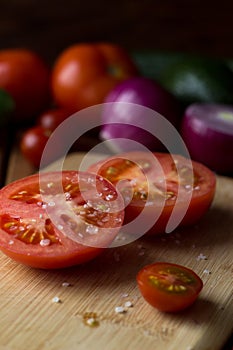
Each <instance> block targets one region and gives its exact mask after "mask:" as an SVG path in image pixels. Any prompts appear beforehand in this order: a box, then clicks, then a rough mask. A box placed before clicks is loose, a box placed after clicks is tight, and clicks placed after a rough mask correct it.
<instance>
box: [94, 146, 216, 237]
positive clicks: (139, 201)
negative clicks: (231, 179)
mask: <svg viewBox="0 0 233 350" xmlns="http://www.w3.org/2000/svg"><path fill="white" fill-rule="evenodd" d="M153 155H154V157H155V158H156V160H157V161H158V163H159V164H160V167H161V168H162V174H163V176H161V171H159V169H158V167H157V166H156V165H155V164H156V163H154V162H153V164H152V162H151V153H150V152H148V153H147V152H128V153H122V154H120V155H117V156H113V157H109V158H107V159H104V160H102V161H100V162H97V163H96V164H93V165H91V166H90V167H89V169H88V171H90V172H94V173H97V174H99V175H101V176H103V177H105V178H106V179H108V180H109V181H111V182H112V183H113V184H115V185H117V183H118V182H119V181H120V180H126V179H127V180H128V181H129V180H130V181H131V186H132V188H133V196H132V200H131V202H130V203H129V204H128V205H127V206H126V208H125V223H128V222H131V221H132V220H134V219H135V218H136V217H137V216H138V215H139V214H140V213H141V212H142V210H143V208H144V206H145V205H147V215H149V216H151V217H153V216H155V212H156V210H157V208H158V206H159V205H160V203H162V202H163V201H164V202H163V208H162V211H161V214H160V216H159V218H158V219H157V220H156V222H155V223H154V225H153V226H152V227H151V229H150V230H148V231H147V234H148V235H149V234H151V235H154V234H160V233H163V232H165V230H166V226H167V223H168V221H169V218H170V216H171V214H172V211H173V209H174V206H175V205H176V206H177V210H178V211H183V210H184V217H183V219H182V220H181V222H180V223H179V225H178V226H180V225H192V224H195V223H196V222H197V221H198V220H200V218H201V217H202V216H203V215H204V214H205V213H206V211H207V210H208V209H209V207H210V205H211V203H212V201H213V198H214V194H215V188H216V177H215V174H214V173H213V172H212V171H211V170H209V169H208V168H207V167H206V166H204V165H202V164H200V163H198V162H194V161H192V162H191V163H190V161H189V160H188V159H186V158H184V157H182V156H179V155H171V154H169V153H153ZM190 164H191V167H190ZM190 179H193V180H192V182H190ZM163 181H164V184H163ZM190 183H191V185H190ZM178 189H179V200H178V199H177V198H178ZM190 191H191V192H190ZM124 192H126V193H127V191H126V190H125V189H124V188H123V189H122V190H121V193H122V195H123V197H124ZM190 193H191V201H190V203H189V206H188V208H187V210H186V209H184V208H185V206H187V194H190ZM161 205H162V204H161ZM145 220H147V218H146V217H145Z"/></svg>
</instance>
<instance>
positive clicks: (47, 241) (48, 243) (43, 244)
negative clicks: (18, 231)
mask: <svg viewBox="0 0 233 350" xmlns="http://www.w3.org/2000/svg"><path fill="white" fill-rule="evenodd" d="M40 245H41V247H47V246H48V245H50V239H42V240H41V241H40Z"/></svg>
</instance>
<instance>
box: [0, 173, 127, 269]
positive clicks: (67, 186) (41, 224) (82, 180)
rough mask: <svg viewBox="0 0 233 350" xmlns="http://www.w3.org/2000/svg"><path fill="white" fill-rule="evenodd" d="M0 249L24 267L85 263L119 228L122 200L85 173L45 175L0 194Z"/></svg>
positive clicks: (111, 188) (19, 182)
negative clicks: (24, 265)
mask: <svg viewBox="0 0 233 350" xmlns="http://www.w3.org/2000/svg"><path fill="white" fill-rule="evenodd" d="M0 196H1V202H0V249H1V250H2V251H3V253H5V254H6V255H8V256H9V257H11V258H12V259H14V260H16V261H18V262H21V263H24V264H26V265H29V266H32V267H37V268H45V269H54V268H63V267H67V266H71V265H76V264H80V263H84V262H86V261H88V260H90V259H92V258H94V257H95V256H97V255H98V254H100V253H101V252H102V251H103V250H104V248H106V247H108V246H109V245H110V244H111V243H112V241H113V240H114V239H115V237H116V236H117V234H118V231H119V230H120V227H121V224H122V221H123V217H124V211H123V209H122V208H123V199H122V197H121V195H120V194H119V193H118V192H117V191H116V189H115V187H114V186H113V185H112V184H111V183H110V182H108V181H107V180H105V179H103V178H101V177H99V176H95V175H93V174H89V173H86V172H76V171H63V172H48V173H41V174H36V175H32V176H28V177H26V178H24V179H20V180H17V181H15V182H13V183H11V184H9V185H7V186H5V187H4V188H2V189H1V190H0Z"/></svg>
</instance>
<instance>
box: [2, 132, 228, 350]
mask: <svg viewBox="0 0 233 350" xmlns="http://www.w3.org/2000/svg"><path fill="white" fill-rule="evenodd" d="M8 137H9V135H8ZM6 139H7V137H5V144H6ZM1 142H2V143H4V142H3V138H2V139H1ZM8 146H9V145H8ZM6 151H7V148H5V151H4V149H3V146H1V158H0V159H1V164H2V170H3V171H2V178H1V181H2V182H4V183H9V182H11V181H13V180H16V179H18V178H21V177H23V176H26V175H28V174H31V173H33V172H34V171H35V169H34V168H33V167H32V166H30V164H28V162H27V161H26V160H25V159H24V158H23V157H22V156H21V154H20V152H19V150H18V149H17V147H12V148H11V150H10V152H6ZM81 157H82V154H77V153H74V154H71V155H70V156H69V157H67V159H66V163H65V167H66V168H73V167H74V165H75V167H76V169H77V164H79V162H80V159H81ZM7 159H8V164H7V163H6V160H7ZM6 164H7V166H6ZM232 246H233V179H232V178H227V177H222V176H218V182H217V193H216V197H215V200H214V203H213V206H212V208H211V210H210V211H209V212H208V213H207V214H206V216H205V217H204V218H203V220H202V221H201V222H200V223H199V224H198V225H195V226H194V227H190V228H185V229H179V230H177V231H176V232H175V233H172V234H170V235H164V236H162V237H156V238H153V239H148V238H141V239H140V240H139V241H137V242H134V243H131V244H129V245H127V246H122V247H119V248H114V249H109V250H107V251H106V252H105V253H104V254H103V255H102V256H100V257H99V258H97V259H95V260H93V261H92V262H90V263H88V264H86V265H84V266H78V267H72V268H69V269H64V270H57V271H44V270H37V269H32V268H29V267H26V266H23V265H20V264H17V263H16V262H14V261H11V260H10V259H9V258H7V257H6V256H4V255H3V254H0V261H1V269H0V280H1V282H0V283H1V288H0V350H24V349H27V348H30V349H31V350H66V349H67V350H68V349H69V350H76V349H78V350H87V349H88V350H100V349H103V350H115V349H122V350H131V349H132V350H133V349H134V350H139V349H140V350H141V349H144V350H163V349H166V350H178V349H179V350H191V349H192V350H207V349H209V350H220V349H221V350H222V349H224V350H226V349H227V350H229V349H231V345H232V343H231V342H228V343H227V344H226V342H227V340H228V339H229V337H230V335H231V332H232V326H233V324H232V320H233V317H232V316H233V312H232V310H233V308H232ZM201 254H203V255H205V257H206V259H202V258H200V256H201ZM156 260H157V261H160V260H166V261H170V262H176V263H180V264H183V265H186V266H188V267H191V268H192V269H194V270H195V271H196V272H197V273H198V274H199V275H200V276H201V278H202V279H203V282H204V288H203V291H202V293H201V295H200V297H199V298H198V300H197V302H196V303H195V304H194V305H193V306H192V307H191V308H190V309H188V310H186V311H184V312H182V313H180V314H177V315H171V314H163V313H160V312H158V311H157V310H155V309H153V308H152V307H151V306H149V305H148V304H147V303H146V302H145V301H144V300H143V299H142V297H141V296H140V293H139V291H138V289H137V286H136V281H135V276H136V273H137V271H138V270H139V269H140V268H141V267H142V266H144V265H146V264H148V263H152V262H154V261H156ZM64 282H67V283H68V284H69V285H64ZM56 296H57V297H59V299H60V302H59V303H54V302H53V298H54V297H56ZM126 301H130V302H131V303H132V307H129V308H127V311H126V312H125V313H123V314H116V313H115V307H117V306H122V305H124V303H125V302H126ZM91 312H93V313H96V315H97V320H98V322H99V324H98V326H96V327H89V326H88V325H86V324H85V317H86V313H91ZM225 344H226V345H225Z"/></svg>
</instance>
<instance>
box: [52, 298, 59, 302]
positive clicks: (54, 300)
mask: <svg viewBox="0 0 233 350" xmlns="http://www.w3.org/2000/svg"><path fill="white" fill-rule="evenodd" d="M52 302H53V303H60V302H61V299H60V298H59V297H54V298H53V299H52Z"/></svg>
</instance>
